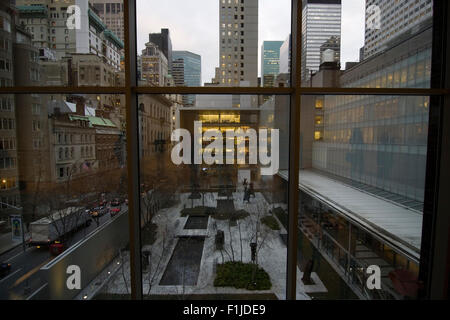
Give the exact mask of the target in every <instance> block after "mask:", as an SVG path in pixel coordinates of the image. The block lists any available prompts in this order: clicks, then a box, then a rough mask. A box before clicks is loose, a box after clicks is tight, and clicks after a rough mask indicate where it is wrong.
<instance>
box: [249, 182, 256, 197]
mask: <svg viewBox="0 0 450 320" xmlns="http://www.w3.org/2000/svg"><path fill="white" fill-rule="evenodd" d="M248 193H249V195H248V197H249V198H250V196H251V195H253V198H256V196H255V190H254V189H253V182H251V183H250V187H249V190H248Z"/></svg>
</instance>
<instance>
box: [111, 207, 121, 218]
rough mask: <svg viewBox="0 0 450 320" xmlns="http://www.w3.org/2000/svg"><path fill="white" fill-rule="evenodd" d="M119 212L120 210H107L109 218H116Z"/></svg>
mask: <svg viewBox="0 0 450 320" xmlns="http://www.w3.org/2000/svg"><path fill="white" fill-rule="evenodd" d="M119 212H120V208H111V209H109V214H110V215H111V217H114V216H116V215H117V214H118V213H119Z"/></svg>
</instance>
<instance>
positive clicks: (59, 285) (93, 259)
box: [36, 211, 129, 300]
mask: <svg viewBox="0 0 450 320" xmlns="http://www.w3.org/2000/svg"><path fill="white" fill-rule="evenodd" d="M128 242H129V232H128V211H125V212H123V213H121V214H120V215H118V216H117V217H116V218H114V219H113V220H111V221H109V222H107V223H106V224H104V225H103V226H101V227H100V228H99V229H98V230H96V231H95V232H94V233H92V234H91V235H89V236H88V237H87V238H86V239H84V240H82V241H81V242H79V243H77V244H76V245H74V246H73V247H71V248H69V249H68V250H66V251H65V252H63V253H62V254H61V255H59V256H58V257H57V258H55V259H54V260H52V261H51V262H50V263H48V264H47V265H45V266H44V267H42V268H41V269H40V271H39V272H40V273H41V277H42V278H43V279H46V281H47V284H48V285H47V287H46V288H45V289H43V291H45V292H46V294H45V295H46V296H47V297H46V299H49V300H70V299H73V298H74V297H75V296H77V295H78V294H79V293H80V292H81V290H82V289H83V288H85V287H86V286H87V285H88V284H89V283H90V282H91V281H92V280H94V279H95V278H96V277H97V275H98V274H100V272H101V271H102V270H103V269H104V268H105V267H106V266H108V264H109V263H110V262H111V261H112V260H113V259H114V257H116V256H117V255H118V253H119V249H122V248H123V247H125V246H126V245H127V243H128ZM70 265H77V266H79V267H80V270H81V289H80V290H77V289H74V290H69V289H68V288H67V286H66V281H67V278H68V277H69V276H70V275H69V274H67V273H66V270H67V267H68V266H70ZM36 298H38V299H42V298H44V297H43V293H41V294H37V295H36Z"/></svg>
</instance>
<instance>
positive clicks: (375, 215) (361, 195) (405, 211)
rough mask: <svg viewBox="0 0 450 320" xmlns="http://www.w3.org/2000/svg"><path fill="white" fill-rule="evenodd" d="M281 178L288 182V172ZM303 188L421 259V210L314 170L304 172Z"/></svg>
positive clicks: (346, 216)
mask: <svg viewBox="0 0 450 320" xmlns="http://www.w3.org/2000/svg"><path fill="white" fill-rule="evenodd" d="M279 176H280V177H282V178H283V179H285V180H287V179H288V171H287V170H281V171H280V172H279ZM299 189H300V190H302V191H303V192H305V193H307V194H308V195H310V196H312V197H313V198H315V199H317V200H319V201H321V202H324V203H326V204H327V205H328V206H330V207H332V208H333V209H334V210H335V211H337V212H338V213H339V214H341V215H342V216H344V217H345V218H346V219H347V220H349V221H351V222H353V223H356V224H358V225H359V226H361V227H362V228H364V229H366V230H368V231H370V232H371V233H373V234H374V235H375V236H377V237H378V238H380V239H382V240H383V241H384V242H385V243H386V244H388V245H390V246H392V247H395V248H398V249H399V250H400V251H401V252H403V253H404V254H406V255H408V256H410V257H411V258H412V259H414V260H417V261H418V260H419V257H420V245H421V240H422V214H420V213H419V212H418V211H416V210H411V209H409V208H406V207H404V206H401V205H398V204H396V203H394V202H392V201H389V200H385V199H382V198H380V197H377V196H375V195H371V194H368V193H366V192H364V191H360V190H358V189H356V188H354V187H351V186H349V185H347V184H344V183H342V182H340V181H337V180H334V179H332V178H330V177H327V176H325V175H322V174H320V173H317V172H316V171H313V170H300V174H299Z"/></svg>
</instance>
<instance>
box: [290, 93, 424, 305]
mask: <svg viewBox="0 0 450 320" xmlns="http://www.w3.org/2000/svg"><path fill="white" fill-rule="evenodd" d="M428 114H429V97H422V96H418V97H416V96H305V97H303V99H302V116H301V119H303V120H302V124H301V125H302V126H301V131H302V133H301V137H302V141H303V146H301V151H300V155H301V162H300V166H301V170H300V186H299V197H300V212H299V215H300V231H301V232H300V234H299V248H298V250H299V255H300V261H301V263H302V264H303V266H305V268H308V267H311V268H312V269H310V270H312V272H313V274H314V273H316V276H317V277H319V278H320V279H321V280H322V281H323V283H324V285H325V286H326V287H327V289H328V292H327V293H317V294H313V295H312V297H314V298H318V299H324V298H326V299H354V298H361V299H366V298H368V299H405V298H413V299H414V298H416V294H417V289H418V283H417V277H418V268H419V262H420V246H421V238H422V212H423V203H424V192H425V173H426V158H427V137H428ZM308 263H309V265H308ZM370 266H374V268H379V270H380V272H381V273H380V278H379V279H380V283H381V289H380V290H377V289H373V290H371V289H370V288H369V287H368V286H367V280H368V279H369V276H370V274H371V273H372V272H368V271H367V270H368V268H369V267H370ZM407 279H408V280H407ZM370 282H371V281H369V283H370ZM407 283H410V285H408V284H407ZM405 288H406V289H405Z"/></svg>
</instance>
